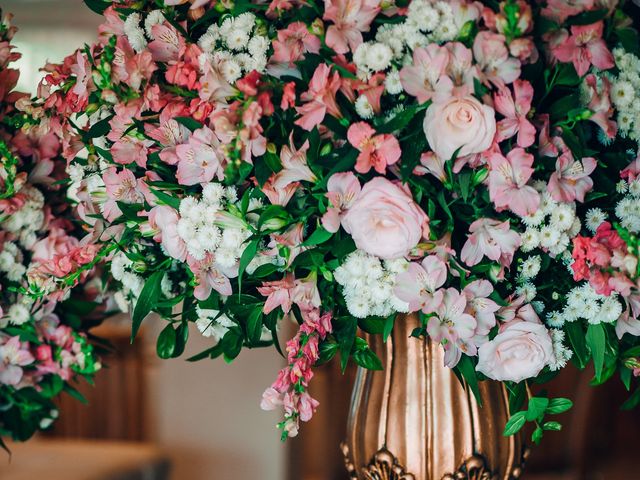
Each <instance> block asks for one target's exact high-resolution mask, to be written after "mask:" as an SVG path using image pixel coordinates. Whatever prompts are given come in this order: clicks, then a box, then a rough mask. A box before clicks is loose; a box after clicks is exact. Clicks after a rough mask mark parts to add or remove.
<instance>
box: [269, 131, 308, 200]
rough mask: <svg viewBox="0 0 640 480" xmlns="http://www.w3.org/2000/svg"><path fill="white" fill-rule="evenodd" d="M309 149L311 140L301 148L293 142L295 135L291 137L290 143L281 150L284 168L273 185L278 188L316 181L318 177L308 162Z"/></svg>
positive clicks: (275, 177)
mask: <svg viewBox="0 0 640 480" xmlns="http://www.w3.org/2000/svg"><path fill="white" fill-rule="evenodd" d="M307 150H309V141H308V140H307V141H305V142H304V143H303V144H302V146H301V147H300V148H299V149H296V146H295V145H294V144H293V135H291V136H290V137H289V145H284V146H283V147H282V149H281V150H280V162H281V163H282V170H280V171H279V172H278V173H276V174H275V176H274V178H273V186H274V188H276V189H280V188H286V187H287V185H289V184H291V183H294V182H300V181H305V182H315V181H316V180H317V177H316V176H315V174H314V173H313V172H312V171H311V169H310V168H309V165H308V164H307Z"/></svg>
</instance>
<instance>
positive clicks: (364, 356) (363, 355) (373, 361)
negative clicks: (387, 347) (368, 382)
mask: <svg viewBox="0 0 640 480" xmlns="http://www.w3.org/2000/svg"><path fill="white" fill-rule="evenodd" d="M353 360H354V361H355V362H356V363H357V364H358V365H359V366H361V367H362V368H366V369H368V370H383V366H382V361H380V359H379V358H378V356H377V355H376V354H375V353H373V351H372V350H371V349H370V348H369V347H367V348H366V349H364V350H358V351H356V352H355V353H354V354H353Z"/></svg>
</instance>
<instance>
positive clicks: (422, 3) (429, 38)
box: [353, 0, 460, 94]
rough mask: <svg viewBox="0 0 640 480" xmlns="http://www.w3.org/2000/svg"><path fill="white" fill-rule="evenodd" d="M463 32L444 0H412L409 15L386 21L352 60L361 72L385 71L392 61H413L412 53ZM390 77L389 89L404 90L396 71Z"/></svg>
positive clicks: (364, 74) (394, 90)
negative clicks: (404, 17) (392, 21)
mask: <svg viewBox="0 0 640 480" xmlns="http://www.w3.org/2000/svg"><path fill="white" fill-rule="evenodd" d="M459 32H460V26H459V25H457V24H456V20H455V16H454V13H453V10H452V9H451V6H450V5H449V4H448V3H447V2H445V1H437V2H434V1H431V0H413V1H412V2H411V3H410V4H409V8H408V11H407V19H406V20H405V21H404V22H402V23H397V24H386V25H383V26H382V27H380V28H379V29H378V31H377V33H376V38H375V41H369V42H365V43H362V44H361V45H360V46H359V47H358V48H357V49H356V51H355V52H354V55H353V61H354V62H355V64H356V66H357V67H358V75H359V76H360V77H361V78H368V77H369V76H370V75H371V74H372V73H374V72H382V71H385V70H387V69H388V68H390V67H391V66H392V63H396V64H400V65H404V64H408V63H411V56H410V53H411V52H412V51H413V50H414V49H416V48H418V47H424V46H426V45H428V44H430V43H442V42H447V41H450V40H454V39H455V38H456V37H457V36H458V33H459ZM391 74H392V75H393V76H392V77H391V79H389V78H388V79H387V80H388V81H387V82H386V84H385V85H386V87H387V91H388V92H389V93H391V94H398V93H400V92H401V91H402V87H401V86H399V84H400V81H399V78H398V77H397V71H395V70H392V73H391Z"/></svg>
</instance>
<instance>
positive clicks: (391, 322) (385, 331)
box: [382, 314, 396, 343]
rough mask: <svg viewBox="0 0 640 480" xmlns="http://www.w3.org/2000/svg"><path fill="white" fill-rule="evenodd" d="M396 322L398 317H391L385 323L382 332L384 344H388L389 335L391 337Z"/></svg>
mask: <svg viewBox="0 0 640 480" xmlns="http://www.w3.org/2000/svg"><path fill="white" fill-rule="evenodd" d="M395 321H396V315H395V314H393V315H389V316H388V317H387V319H386V320H385V322H384V329H383V330H382V339H383V340H384V342H385V343H386V342H387V339H388V338H389V335H391V331H392V330H393V325H394V323H395Z"/></svg>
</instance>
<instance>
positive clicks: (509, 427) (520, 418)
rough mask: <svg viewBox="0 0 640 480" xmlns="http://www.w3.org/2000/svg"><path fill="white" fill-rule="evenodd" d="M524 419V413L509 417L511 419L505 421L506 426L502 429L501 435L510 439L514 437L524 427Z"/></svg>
mask: <svg viewBox="0 0 640 480" xmlns="http://www.w3.org/2000/svg"><path fill="white" fill-rule="evenodd" d="M526 421H527V419H526V412H516V413H514V414H513V415H511V418H510V419H509V420H508V421H507V424H506V425H505V427H504V431H503V432H502V435H503V436H505V437H510V436H511V435H515V434H516V433H518V432H519V431H520V430H521V429H522V427H524V424H525V422H526Z"/></svg>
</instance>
